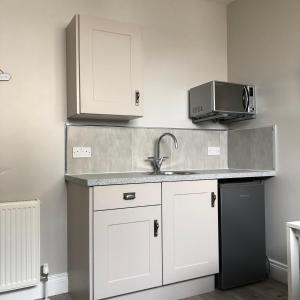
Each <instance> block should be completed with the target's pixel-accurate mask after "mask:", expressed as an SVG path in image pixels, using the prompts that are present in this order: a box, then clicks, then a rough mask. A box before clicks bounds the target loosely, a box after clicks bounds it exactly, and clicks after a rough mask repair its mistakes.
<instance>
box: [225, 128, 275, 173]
mask: <svg viewBox="0 0 300 300" xmlns="http://www.w3.org/2000/svg"><path fill="white" fill-rule="evenodd" d="M228 167H229V168H232V169H254V170H257V169H259V170H275V128H274V126H266V127H261V128H254V129H237V130H229V131H228Z"/></svg>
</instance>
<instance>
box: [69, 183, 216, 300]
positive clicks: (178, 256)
mask: <svg viewBox="0 0 300 300" xmlns="http://www.w3.org/2000/svg"><path fill="white" fill-rule="evenodd" d="M217 206H218V201H217V181H216V180H203V181H181V182H163V183H143V184H127V185H111V186H96V187H87V186H82V185H79V184H76V183H68V258H69V265H68V272H69V291H70V294H71V296H72V299H74V300H99V299H105V298H110V297H114V298H113V299H115V300H140V299H144V298H145V299H151V300H152V299H155V300H156V299H163V300H164V299H181V298H186V297H189V296H194V295H196V294H197V293H198V294H199V293H201V291H202V292H208V291H211V290H212V289H213V287H214V280H213V276H211V275H213V274H215V273H217V272H218V251H219V250H218V207H217ZM200 277H201V278H200ZM195 278H197V279H195ZM189 279H195V280H190V281H187V280H189ZM183 281H184V282H183ZM172 283H174V284H172ZM170 284H172V285H170ZM154 287H157V288H156V289H152V288H154ZM147 289H150V290H149V291H146V290H147ZM138 291H139V292H138ZM196 291H197V292H196ZM134 292H138V293H134ZM130 293H131V294H130ZM180 295H181V296H182V297H181V296H180Z"/></svg>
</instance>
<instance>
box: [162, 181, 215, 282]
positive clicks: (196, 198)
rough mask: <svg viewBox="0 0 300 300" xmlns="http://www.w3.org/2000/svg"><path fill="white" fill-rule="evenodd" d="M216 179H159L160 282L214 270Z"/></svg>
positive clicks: (197, 275) (212, 272)
mask: <svg viewBox="0 0 300 300" xmlns="http://www.w3.org/2000/svg"><path fill="white" fill-rule="evenodd" d="M217 194H218V189H217V181H216V180H203V181H182V182H163V183H162V215H163V284H169V283H173V282H178V281H183V280H187V279H192V278H196V277H201V276H207V275H210V274H215V273H218V271H219V260H218V256H219V247H218V207H217V206H218V201H217Z"/></svg>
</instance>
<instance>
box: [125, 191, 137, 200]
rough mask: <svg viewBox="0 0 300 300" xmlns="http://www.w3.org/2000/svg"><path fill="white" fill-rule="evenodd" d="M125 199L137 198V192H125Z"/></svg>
mask: <svg viewBox="0 0 300 300" xmlns="http://www.w3.org/2000/svg"><path fill="white" fill-rule="evenodd" d="M123 199H124V200H134V199H135V193H134V192H131V193H124V194H123Z"/></svg>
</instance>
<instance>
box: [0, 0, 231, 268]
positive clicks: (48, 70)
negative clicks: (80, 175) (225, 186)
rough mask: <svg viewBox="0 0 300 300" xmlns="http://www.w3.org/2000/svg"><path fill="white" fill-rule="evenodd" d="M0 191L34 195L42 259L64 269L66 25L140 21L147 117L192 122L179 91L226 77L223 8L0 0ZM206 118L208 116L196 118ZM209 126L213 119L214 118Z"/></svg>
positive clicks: (140, 0)
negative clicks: (77, 20) (0, 73)
mask: <svg viewBox="0 0 300 300" xmlns="http://www.w3.org/2000/svg"><path fill="white" fill-rule="evenodd" d="M0 7H1V9H0V68H2V69H3V70H5V71H7V72H10V73H11V74H12V80H11V81H10V82H0V103H1V118H0V138H1V139H0V141H1V147H0V172H1V170H4V169H6V173H5V174H3V175H0V200H1V201H6V200H21V199H29V198H35V197H38V198H40V199H41V217H42V221H41V233H42V237H41V259H42V262H49V263H50V269H51V273H52V274H53V273H61V272H65V271H66V270H67V257H66V256H67V251H66V248H67V238H66V237H67V227H66V190H65V183H64V178H63V176H64V151H65V148H64V130H65V126H64V124H65V121H66V117H65V116H66V79H65V76H66V72H65V31H64V28H65V27H66V25H67V23H68V22H69V21H70V19H71V18H72V16H73V15H74V14H75V13H83V14H90V15H96V16H100V17H105V18H111V19H116V20H120V21H130V22H135V23H138V24H140V25H141V27H142V30H143V44H144V53H145V65H144V70H145V87H144V89H145V94H144V98H145V117H144V118H143V119H141V120H138V121H134V122H133V123H132V124H133V125H138V126H164V127H193V126H192V123H191V122H190V121H189V120H188V118H187V90H188V88H190V87H192V86H194V85H197V84H199V83H201V82H204V81H208V80H212V79H220V80H225V79H226V78H227V56H226V47H227V46H226V8H225V3H224V2H222V1H221V2H219V3H215V2H214V1H212V0H206V1H205V0H73V1H71V0H43V1H41V0H27V1H24V0H19V1H17V0H0ZM205 126H210V127H211V126H212V125H203V126H202V128H204V127H205ZM214 126H216V127H217V125H214Z"/></svg>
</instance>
